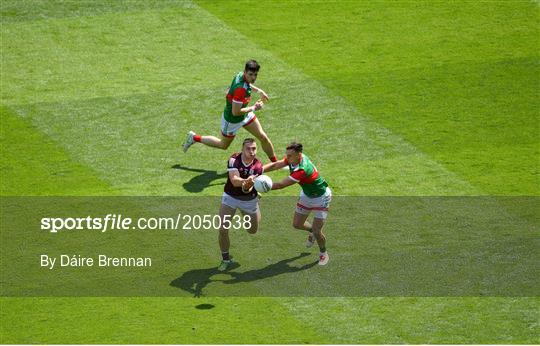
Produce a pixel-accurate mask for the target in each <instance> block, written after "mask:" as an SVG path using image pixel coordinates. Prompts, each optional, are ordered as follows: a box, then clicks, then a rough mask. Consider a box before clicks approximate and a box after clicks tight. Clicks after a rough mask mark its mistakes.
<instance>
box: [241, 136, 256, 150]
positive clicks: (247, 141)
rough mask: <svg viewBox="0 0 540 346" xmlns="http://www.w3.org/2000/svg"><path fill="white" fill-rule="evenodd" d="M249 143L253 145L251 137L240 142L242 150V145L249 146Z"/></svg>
mask: <svg viewBox="0 0 540 346" xmlns="http://www.w3.org/2000/svg"><path fill="white" fill-rule="evenodd" d="M251 143H255V139H253V138H251V137H248V138H246V139H244V141H243V142H242V148H243V147H244V145H246V144H251Z"/></svg>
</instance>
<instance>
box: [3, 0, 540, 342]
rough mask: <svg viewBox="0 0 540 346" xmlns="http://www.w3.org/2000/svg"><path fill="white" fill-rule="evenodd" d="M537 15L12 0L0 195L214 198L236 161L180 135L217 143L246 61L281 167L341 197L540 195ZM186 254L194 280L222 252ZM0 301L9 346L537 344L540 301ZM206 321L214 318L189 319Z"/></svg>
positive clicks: (382, 6) (492, 5) (534, 11)
mask: <svg viewBox="0 0 540 346" xmlns="http://www.w3.org/2000/svg"><path fill="white" fill-rule="evenodd" d="M239 8H243V9H246V10H245V15H246V18H242V17H241V16H242V13H244V12H242V11H239V10H238V9H239ZM538 10H539V9H538V5H537V4H536V3H535V2H519V1H517V2H468V1H467V2H452V3H443V2H431V3H428V2H425V3H415V2H398V3H390V2H373V3H367V2H364V3H358V2H337V3H336V2H310V3H309V4H308V3H306V2H281V1H272V2H261V3H254V2H250V3H249V4H247V3H241V4H240V5H239V4H238V2H237V1H235V2H225V1H219V2H210V1H201V2H197V3H191V2H175V1H156V2H139V1H99V2H95V1H80V2H72V1H64V2H43V1H6V0H3V1H2V2H1V13H2V24H1V37H2V43H1V45H2V46H1V68H2V71H1V72H2V73H1V76H0V82H1V88H0V89H1V90H0V102H1V106H2V107H1V119H2V136H1V137H2V159H1V160H0V163H1V165H0V167H1V193H2V195H4V196H6V195H9V196H17V195H61V196H62V195H64V196H74V195H79V196H85V195H127V196H129V195H157V196H161V195H214V196H215V195H219V194H220V193H221V191H222V183H223V182H224V178H223V175H222V173H223V171H224V168H225V162H226V158H227V156H228V155H229V152H222V151H217V150H208V149H207V148H202V147H198V146H195V147H194V148H193V149H190V152H189V153H188V155H183V154H182V153H181V152H180V144H181V141H182V140H183V137H184V134H185V133H186V132H187V131H188V130H190V129H194V130H197V131H198V132H204V133H209V134H210V133H211V134H217V133H218V131H219V127H218V126H219V115H220V114H221V110H222V107H223V94H224V91H225V87H226V86H227V85H228V83H229V82H230V79H231V78H232V76H233V74H234V73H235V72H237V71H238V70H240V69H241V68H242V65H243V63H244V62H245V60H246V59H247V58H251V57H254V58H256V59H257V60H259V61H260V62H261V64H262V66H263V67H262V70H261V72H260V77H259V81H258V83H257V84H259V85H260V86H261V87H263V88H264V89H265V90H267V91H268V92H269V93H270V96H271V97H272V98H273V100H272V102H271V103H269V104H268V106H267V107H266V108H265V110H264V111H263V112H261V113H260V115H259V118H260V119H261V122H262V123H263V126H264V127H265V129H266V130H267V132H268V133H269V135H270V137H271V138H272V140H273V141H274V143H275V144H276V146H277V147H278V148H280V149H281V148H283V147H284V145H285V144H286V143H288V142H289V141H290V140H292V139H299V140H301V141H302V142H303V143H304V144H305V148H306V151H307V153H308V154H309V155H310V156H311V157H312V158H313V160H314V161H315V163H316V164H317V166H318V168H319V169H320V171H321V172H322V173H323V175H324V176H325V177H326V178H327V179H328V180H329V182H330V184H331V186H332V188H333V190H334V192H335V193H336V194H338V195H351V196H355V195H458V196H459V195H479V194H480V195H481V194H487V195H534V196H537V195H538V194H539V192H540V190H539V180H538V163H539V160H538V157H539V155H538V154H539V153H538V149H539V146H538V143H539V141H538V133H539V131H538V130H539V122H538V108H539V103H538V102H539V101H538V83H539V71H538V51H539V50H538V39H537V37H538ZM322 13H324V15H322ZM250 14H252V15H253V17H248V16H249V15H250ZM250 18H253V19H250ZM244 135H245V132H244V133H242V134H241V135H240V137H242V136H244ZM236 147H238V143H237V142H236V143H234V144H233V148H236ZM233 148H231V150H233ZM177 165H179V166H182V167H189V168H191V169H194V170H186V169H175V168H173V167H175V166H177ZM197 169H200V170H206V172H205V171H203V172H201V171H196V170H197ZM280 175H283V172H278V173H276V174H274V175H273V176H274V177H277V176H280ZM283 194H285V195H296V194H297V189H296V188H290V189H288V190H285V191H283ZM515 209H517V211H516V212H515V214H514V215H516V214H517V213H519V212H520V211H519V208H515ZM288 217H289V216H288V215H287V218H288ZM285 221H286V222H287V223H288V222H289V220H285ZM285 221H284V222H285ZM340 221H341V222H344V221H343V220H340ZM533 221H535V222H537V219H536V218H533ZM534 225H537V223H534ZM338 231H339V230H336V229H328V234H329V239H330V250H331V249H332V242H333V241H334V242H335V246H334V248H336V249H337V248H340V246H343V244H344V243H343V242H344V241H345V240H346V237H344V235H339V236H338V235H335V234H336V233H337V232H338ZM530 231H531V232H532V234H533V235H534V234H537V228H533V229H531V230H530ZM291 232H292V231H291ZM535 232H536V233H535ZM383 236H387V235H385V234H384V235H383ZM293 237H294V238H293ZM297 238H298V239H299V238H300V236H299V235H298V236H297V237H295V236H284V237H282V238H279V237H272V238H271V239H272V241H275V240H276V239H277V240H278V241H279V243H278V244H281V247H280V249H279V251H277V252H278V254H277V255H275V256H274V252H276V251H275V249H274V248H275V244H274V243H272V242H270V243H263V242H258V241H257V240H258V239H259V238H250V237H247V236H245V235H242V236H239V237H238V238H233V244H234V242H235V241H236V242H238V243H237V244H234V246H238V247H239V248H240V247H241V246H242V245H246V248H245V250H242V254H243V255H244V256H253V257H254V258H257V255H258V254H259V253H260V256H261V258H263V259H266V258H267V257H266V256H274V257H275V258H272V260H275V261H277V260H280V259H282V257H283V256H286V255H285V254H286V253H290V252H291V251H292V253H294V254H296V253H297V252H298V250H297V248H296V246H295V244H296V242H297V241H298V239H297ZM344 239H345V240H344ZM184 240H185V243H183V244H182V246H181V247H179V249H186V250H185V251H186V252H188V251H189V249H192V250H195V249H199V251H202V253H203V254H204V255H201V256H199V257H198V261H200V262H203V263H204V267H205V268H206V267H210V266H212V265H215V264H216V263H217V256H218V252H217V250H215V249H214V247H215V244H214V243H213V240H209V241H210V244H209V245H208V244H204V243H201V242H199V241H198V240H196V239H192V238H189V237H186V238H185V239H184ZM293 240H294V244H292V243H293ZM435 240H436V238H427V241H428V242H429V241H435ZM8 241H9V240H8ZM240 242H242V243H240ZM248 244H249V245H250V246H254V247H255V248H256V249H257V253H251V254H250V253H249V252H248V250H247V249H248V247H247V245H248ZM340 244H341V245H340ZM529 245H530V244H529ZM76 246H77V245H74V249H73V251H75V249H76V248H75V247H76ZM168 246H169V248H168V251H170V252H167V253H171V254H174V251H175V247H174V243H171V244H169V245H168ZM397 247H398V249H399V244H398V246H397ZM345 248H346V247H343V249H345ZM366 252H367V253H369V249H368V250H366ZM239 254H240V250H239ZM196 255H197V254H192V253H188V254H187V257H191V256H196ZM346 255H347V254H346V253H342V254H339V253H337V252H336V259H337V258H339V257H340V256H346ZM176 256H178V254H176ZM245 258H248V257H245ZM190 263H192V264H193V263H197V266H200V265H201V264H200V263H198V262H196V261H191V262H189V261H187V262H185V263H183V265H185V266H186V267H189V266H190ZM256 263H258V262H255V263H254V264H253V265H254V266H255V264H256ZM339 263H340V261H338V260H336V261H334V262H332V263H331V265H335V266H336V265H339ZM255 267H256V266H255ZM195 269H198V267H197V268H195ZM179 272H180V268H179ZM2 273H5V271H4V270H3V271H2ZM287 275H289V276H288V277H285V278H282V280H284V281H287V280H288V281H290V283H294V282H295V280H296V279H297V276H294V275H292V274H287ZM172 279H174V277H173V278H171V280H172ZM254 285H255V287H256V286H257V284H254ZM247 288H248V287H247V286H246V289H247ZM0 302H1V309H0V310H1V316H2V322H1V323H0V328H1V334H0V336H1V340H0V341H1V342H2V343H144V342H149V343H182V342H184V343H212V342H217V343H256V342H264V343H274V342H276V343H304V342H311V343H346V342H356V343H380V342H383V343H403V342H409V343H538V342H539V337H538V335H539V331H538V325H539V317H538V313H537V311H538V308H539V305H540V301H539V300H538V298H537V297H530V298H525V297H521V298H512V297H498V298H494V297H491V298H490V297H468V298H465V297H464V298H459V297H457V298H456V297H454V298H449V297H431V298H429V297H418V298H399V297H395V298H390V297H380V298H365V297H343V298H329V297H326V298H299V297H287V298H284V297H274V298H249V297H244V298H238V297H237V298H231V297H229V298H214V297H206V298H205V297H203V298H186V297H177V298H175V297H171V298H148V297H147V298H143V297H140V298H120V297H116V298H54V297H50V298H22V297H21V298H13V297H2V298H1V300H0ZM202 303H209V304H214V305H215V308H213V309H211V310H198V309H196V308H195V306H196V305H199V304H202ZM276 331H277V332H276Z"/></svg>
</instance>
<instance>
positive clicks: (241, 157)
mask: <svg viewBox="0 0 540 346" xmlns="http://www.w3.org/2000/svg"><path fill="white" fill-rule="evenodd" d="M240 161H242V164H243V165H244V167H249V165H251V164H252V163H253V162H255V158H253V161H251V162H250V163H248V164H246V163H245V162H244V155H242V154H240Z"/></svg>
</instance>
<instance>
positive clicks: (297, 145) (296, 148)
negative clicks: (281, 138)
mask: <svg viewBox="0 0 540 346" xmlns="http://www.w3.org/2000/svg"><path fill="white" fill-rule="evenodd" d="M303 149H304V147H303V146H302V144H301V143H296V142H292V143H291V144H289V145H288V146H287V150H294V151H296V152H297V153H301V152H302V150H303Z"/></svg>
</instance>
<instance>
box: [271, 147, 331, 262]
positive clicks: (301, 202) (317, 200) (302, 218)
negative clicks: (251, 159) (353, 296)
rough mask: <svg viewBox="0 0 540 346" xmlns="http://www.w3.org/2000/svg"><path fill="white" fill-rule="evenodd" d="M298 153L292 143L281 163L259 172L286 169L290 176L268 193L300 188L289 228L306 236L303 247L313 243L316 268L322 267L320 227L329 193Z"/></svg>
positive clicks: (325, 258) (323, 251) (323, 240)
mask: <svg viewBox="0 0 540 346" xmlns="http://www.w3.org/2000/svg"><path fill="white" fill-rule="evenodd" d="M302 151H303V146H302V144H300V143H296V142H293V143H291V144H290V145H289V146H287V149H286V156H285V158H284V159H283V160H280V161H277V162H273V163H269V164H266V165H264V168H263V170H264V172H269V171H273V170H275V169H280V168H283V167H287V166H288V168H289V172H290V175H289V176H288V177H286V178H284V179H283V180H282V181H278V182H274V183H273V185H272V190H277V189H282V188H284V187H287V186H291V185H293V184H295V183H298V184H300V187H301V188H302V190H301V191H300V198H299V199H298V203H297V204H296V211H295V213H294V219H293V227H294V228H296V229H300V230H305V231H308V232H309V235H308V239H307V242H306V246H307V247H311V246H313V244H314V243H315V241H316V242H317V245H319V250H320V253H319V264H320V265H325V264H327V263H328V260H329V256H328V252H327V251H326V236H325V235H324V233H323V227H324V222H325V220H326V217H327V216H328V208H329V206H330V201H331V200H332V191H331V190H330V188H329V187H328V183H327V182H326V180H324V178H323V177H322V176H321V175H320V174H319V172H318V171H317V168H316V167H315V165H314V164H313V163H312V162H311V160H310V159H309V157H308V156H307V155H305V154H303V152H302ZM311 212H313V213H314V218H313V223H310V222H308V221H307V218H308V216H309V214H310V213H311Z"/></svg>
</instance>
